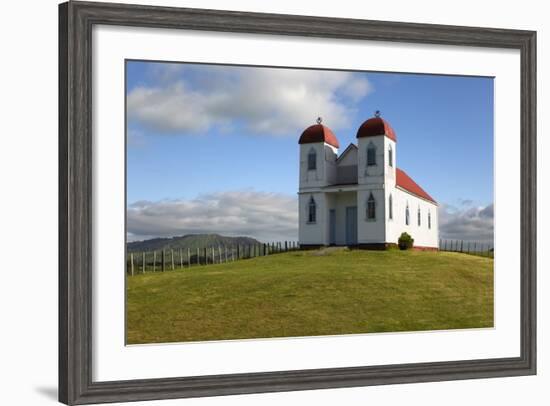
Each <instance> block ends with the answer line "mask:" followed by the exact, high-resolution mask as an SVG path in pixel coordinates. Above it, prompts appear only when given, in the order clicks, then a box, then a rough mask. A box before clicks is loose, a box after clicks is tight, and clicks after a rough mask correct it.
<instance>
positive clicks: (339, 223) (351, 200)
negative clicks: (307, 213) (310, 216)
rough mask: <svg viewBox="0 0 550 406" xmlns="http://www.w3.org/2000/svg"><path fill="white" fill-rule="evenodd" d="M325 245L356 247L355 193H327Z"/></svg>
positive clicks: (356, 218) (356, 217)
mask: <svg viewBox="0 0 550 406" xmlns="http://www.w3.org/2000/svg"><path fill="white" fill-rule="evenodd" d="M326 202H327V213H326V215H327V222H326V234H325V236H326V240H325V244H326V245H341V246H344V245H357V220H358V216H357V192H355V191H349V192H343V191H338V192H334V193H332V192H327V193H326Z"/></svg>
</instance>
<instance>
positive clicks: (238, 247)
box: [237, 244, 240, 259]
mask: <svg viewBox="0 0 550 406" xmlns="http://www.w3.org/2000/svg"><path fill="white" fill-rule="evenodd" d="M239 251H240V245H239V244H237V259H239V258H240V257H239V254H240V252H239Z"/></svg>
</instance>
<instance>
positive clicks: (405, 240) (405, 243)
mask: <svg viewBox="0 0 550 406" xmlns="http://www.w3.org/2000/svg"><path fill="white" fill-rule="evenodd" d="M413 244H414V239H413V238H412V237H411V236H410V235H409V234H408V233H401V235H400V236H399V239H398V240H397V245H399V249H401V250H407V249H409V248H412V246H413Z"/></svg>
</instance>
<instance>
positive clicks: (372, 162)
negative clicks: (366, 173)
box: [367, 142, 376, 166]
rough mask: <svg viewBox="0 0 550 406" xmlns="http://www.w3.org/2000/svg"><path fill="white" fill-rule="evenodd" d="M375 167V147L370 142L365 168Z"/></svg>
mask: <svg viewBox="0 0 550 406" xmlns="http://www.w3.org/2000/svg"><path fill="white" fill-rule="evenodd" d="M373 165H376V147H375V146H374V144H373V143H372V142H371V143H369V146H368V147H367V166H373Z"/></svg>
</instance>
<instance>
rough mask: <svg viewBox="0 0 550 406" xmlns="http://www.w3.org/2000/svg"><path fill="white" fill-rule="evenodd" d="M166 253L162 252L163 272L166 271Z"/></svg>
mask: <svg viewBox="0 0 550 406" xmlns="http://www.w3.org/2000/svg"><path fill="white" fill-rule="evenodd" d="M165 260H166V252H165V251H164V249H163V250H162V272H164V271H165V270H166V261H165Z"/></svg>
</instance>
